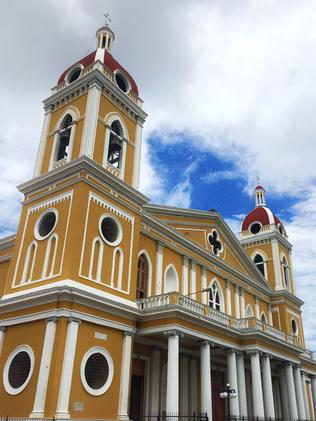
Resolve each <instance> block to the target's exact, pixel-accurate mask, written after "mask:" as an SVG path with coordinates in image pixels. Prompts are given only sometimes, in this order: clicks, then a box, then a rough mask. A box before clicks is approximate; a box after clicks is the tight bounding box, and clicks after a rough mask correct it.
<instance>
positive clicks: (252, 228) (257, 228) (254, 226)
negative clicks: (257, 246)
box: [249, 222, 261, 234]
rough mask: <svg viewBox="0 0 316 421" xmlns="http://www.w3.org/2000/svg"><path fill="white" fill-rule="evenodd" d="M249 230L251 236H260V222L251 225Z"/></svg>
mask: <svg viewBox="0 0 316 421" xmlns="http://www.w3.org/2000/svg"><path fill="white" fill-rule="evenodd" d="M249 230H250V232H251V234H258V232H260V231H261V224H260V222H254V223H253V224H251V225H250V227H249Z"/></svg>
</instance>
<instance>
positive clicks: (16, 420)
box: [0, 415, 55, 421]
mask: <svg viewBox="0 0 316 421" xmlns="http://www.w3.org/2000/svg"><path fill="white" fill-rule="evenodd" d="M0 421H55V418H29V417H11V416H9V415H8V416H6V417H0Z"/></svg>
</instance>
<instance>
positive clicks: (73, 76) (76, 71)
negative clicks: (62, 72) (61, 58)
mask: <svg viewBox="0 0 316 421" xmlns="http://www.w3.org/2000/svg"><path fill="white" fill-rule="evenodd" d="M81 72H82V67H81V66H76V67H74V68H73V69H72V70H70V72H69V74H68V76H67V78H66V80H67V84H68V85H69V84H70V83H72V82H74V81H75V80H77V79H79V77H80V75H81Z"/></svg>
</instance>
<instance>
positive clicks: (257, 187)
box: [255, 186, 265, 191]
mask: <svg viewBox="0 0 316 421" xmlns="http://www.w3.org/2000/svg"><path fill="white" fill-rule="evenodd" d="M255 190H263V191H265V189H264V188H263V187H262V186H256V188H255Z"/></svg>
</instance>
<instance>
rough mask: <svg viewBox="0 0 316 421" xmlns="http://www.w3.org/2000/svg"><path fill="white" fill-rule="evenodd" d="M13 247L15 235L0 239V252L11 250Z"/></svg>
mask: <svg viewBox="0 0 316 421" xmlns="http://www.w3.org/2000/svg"><path fill="white" fill-rule="evenodd" d="M14 245H15V235H9V236H8V237H4V238H1V239H0V251H2V250H6V249H9V248H13V247H14Z"/></svg>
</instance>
